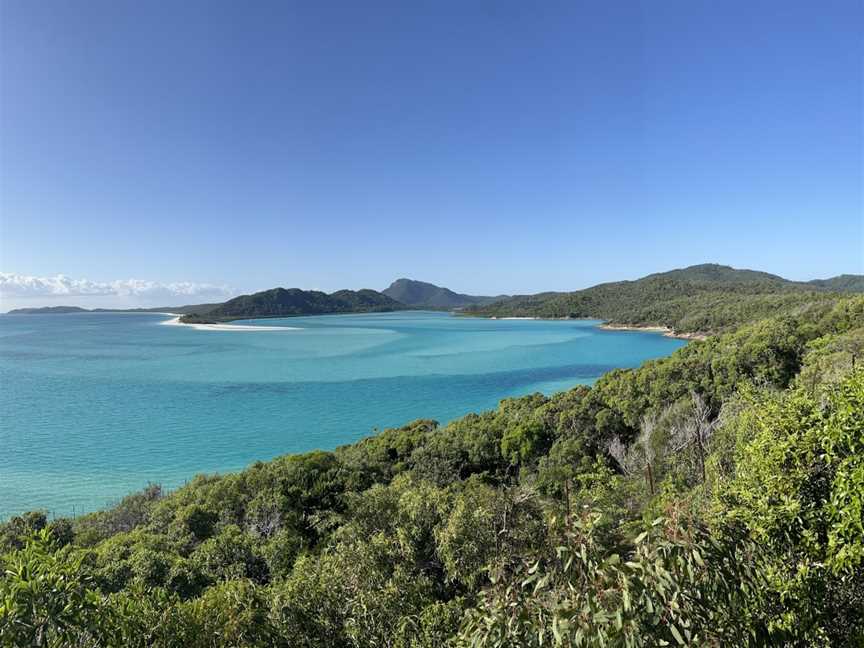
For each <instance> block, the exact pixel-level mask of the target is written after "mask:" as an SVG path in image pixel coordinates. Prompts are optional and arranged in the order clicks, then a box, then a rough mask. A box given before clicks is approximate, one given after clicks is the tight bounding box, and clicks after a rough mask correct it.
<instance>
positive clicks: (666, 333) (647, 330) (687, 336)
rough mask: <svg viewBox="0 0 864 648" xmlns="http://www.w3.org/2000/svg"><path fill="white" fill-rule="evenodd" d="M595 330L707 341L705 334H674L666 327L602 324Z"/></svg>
mask: <svg viewBox="0 0 864 648" xmlns="http://www.w3.org/2000/svg"><path fill="white" fill-rule="evenodd" d="M597 328H600V329H603V330H604V331H635V332H640V331H641V332H642V333H662V334H663V336H664V337H668V338H676V339H678V340H706V339H708V334H707V333H700V332H696V333H676V332H675V331H674V330H672V329H671V328H669V327H668V326H634V325H626V324H609V323H603V324H598V325H597Z"/></svg>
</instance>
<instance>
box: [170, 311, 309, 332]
mask: <svg viewBox="0 0 864 648" xmlns="http://www.w3.org/2000/svg"><path fill="white" fill-rule="evenodd" d="M162 314H164V313H160V315H162ZM160 323H161V324H165V325H168V326H188V327H189V328H192V329H197V330H199V331H240V332H241V333H261V332H262V331H299V330H301V329H300V328H299V327H297V326H264V325H260V326H259V325H255V326H250V325H248V324H185V323H183V322H181V321H180V317H172V318H170V319H167V320H165V321H164V322H160Z"/></svg>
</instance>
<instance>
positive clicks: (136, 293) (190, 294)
mask: <svg viewBox="0 0 864 648" xmlns="http://www.w3.org/2000/svg"><path fill="white" fill-rule="evenodd" d="M232 295H233V292H232V291H231V289H230V288H229V287H228V286H224V285H216V284H208V283H195V282H191V281H178V282H172V283H162V282H159V281H147V280H144V279H118V280H115V281H92V280H90V279H74V278H72V277H67V276H66V275H62V274H59V275H55V276H53V277H33V276H29V275H20V274H16V273H14V272H0V298H3V299H21V298H30V297H45V298H57V297H114V298H117V297H121V298H127V299H140V300H141V301H142V302H154V301H158V300H160V299H164V300H170V301H172V302H175V301H176V300H177V299H178V298H181V297H182V298H184V299H190V300H196V299H219V300H221V299H227V298H228V297H231V296H232Z"/></svg>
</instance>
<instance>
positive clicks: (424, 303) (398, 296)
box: [382, 279, 507, 310]
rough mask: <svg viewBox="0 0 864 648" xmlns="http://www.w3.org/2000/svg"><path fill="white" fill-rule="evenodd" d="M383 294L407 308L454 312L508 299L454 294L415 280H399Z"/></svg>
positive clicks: (502, 296)
mask: <svg viewBox="0 0 864 648" xmlns="http://www.w3.org/2000/svg"><path fill="white" fill-rule="evenodd" d="M382 293H383V294H385V295H387V296H388V297H392V298H393V299H395V300H396V301H399V302H402V303H403V304H405V305H406V306H411V307H413V308H425V309H429V310H453V309H458V308H463V307H465V306H469V305H471V304H488V303H490V302H494V301H497V300H500V299H505V298H506V297H507V296H506V295H499V296H497V297H482V296H479V295H465V294H462V293H456V292H453V291H452V290H450V289H449V288H443V287H441V286H436V285H435V284H431V283H426V282H425V281H416V280H414V279H397V280H396V281H394V282H393V283H392V284H390V286H389V287H387V288H386V289H384V290H383V291H382Z"/></svg>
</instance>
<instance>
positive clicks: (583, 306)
mask: <svg viewBox="0 0 864 648" xmlns="http://www.w3.org/2000/svg"><path fill="white" fill-rule="evenodd" d="M843 277H844V278H845V279H842V281H841V278H840V277H837V278H835V279H831V280H825V281H823V282H821V283H820V282H818V281H817V282H811V283H800V282H793V281H787V280H786V279H783V278H781V277H778V276H776V275H771V274H768V273H765V272H756V271H753V270H736V269H734V268H730V267H728V266H720V265H714V264H704V265H698V266H691V267H689V268H684V269H682V270H672V271H671V272H663V273H659V274H653V275H648V276H647V277H643V278H642V279H638V280H636V281H619V282H615V283H606V284H600V285H597V286H594V287H592V288H587V289H585V290H578V291H575V292H569V293H540V294H537V295H520V296H516V297H511V298H509V299H505V300H502V301H499V302H495V303H493V304H488V305H480V306H473V307H468V308H466V309H465V312H466V313H468V314H472V315H484V316H493V317H591V318H598V319H604V320H608V321H609V322H610V323H612V324H618V325H632V326H665V327H668V328H670V329H672V330H674V331H676V332H678V333H694V332H703V333H716V332H720V331H726V330H730V329H732V328H734V327H735V326H738V325H740V324H741V323H743V322H754V321H757V320H760V319H764V318H766V317H771V316H773V315H777V314H778V313H790V314H793V313H795V312H796V311H797V310H798V309H800V308H804V307H806V306H808V305H809V304H811V303H813V302H814V301H822V302H824V303H830V302H832V301H834V300H835V299H836V295H834V294H832V293H830V292H829V290H835V289H836V290H841V289H842V290H846V291H849V292H854V291H855V290H856V287H858V286H861V285H862V284H864V281H861V280H864V278H862V277H857V276H856V275H844V276H843ZM856 278H857V279H858V280H859V281H858V282H856V281H855V279H856ZM862 290H864V287H862Z"/></svg>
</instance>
